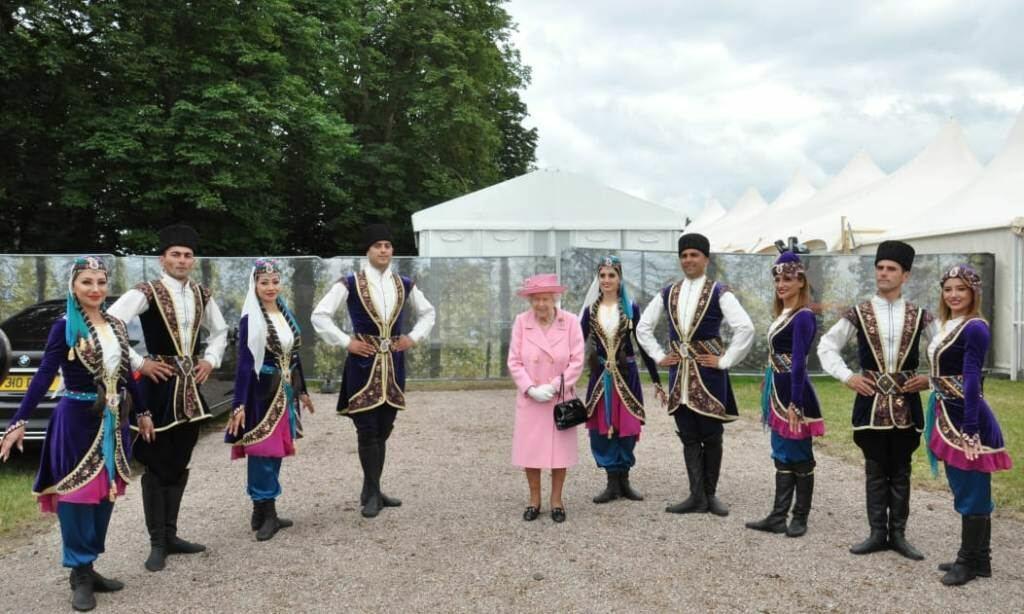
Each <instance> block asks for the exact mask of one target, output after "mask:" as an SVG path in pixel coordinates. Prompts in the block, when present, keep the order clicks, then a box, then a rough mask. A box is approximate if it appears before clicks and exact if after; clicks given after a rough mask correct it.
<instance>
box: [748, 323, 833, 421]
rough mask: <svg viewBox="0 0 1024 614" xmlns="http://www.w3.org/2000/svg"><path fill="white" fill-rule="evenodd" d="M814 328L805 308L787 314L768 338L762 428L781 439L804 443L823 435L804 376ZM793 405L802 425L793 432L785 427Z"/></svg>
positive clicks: (818, 411)
mask: <svg viewBox="0 0 1024 614" xmlns="http://www.w3.org/2000/svg"><path fill="white" fill-rule="evenodd" d="M817 328H818V325H817V322H816V320H815V318H814V312H812V311H811V310H810V309H807V308H806V307H805V308H803V309H799V310H797V311H796V312H794V313H793V314H791V315H790V316H789V317H788V318H787V319H786V320H785V321H784V322H782V324H780V325H779V326H778V327H777V328H776V329H775V330H773V331H772V332H770V333H769V334H768V345H769V346H770V350H769V353H768V359H769V362H770V363H771V364H770V369H769V373H770V380H768V381H766V382H765V383H766V389H765V396H766V397H767V398H765V399H764V401H765V407H764V408H763V409H764V410H766V411H767V416H766V424H767V425H768V426H769V427H770V428H771V429H772V430H773V431H774V432H776V433H778V434H779V435H780V436H781V437H784V438H785V439H807V438H808V437H820V436H822V435H824V434H825V420H824V419H823V418H822V416H821V407H820V406H819V404H818V396H817V395H816V394H815V392H814V387H813V386H811V380H810V378H809V377H808V376H807V354H808V353H809V352H810V350H811V343H812V342H813V341H814V335H815V333H816V331H817ZM790 405H793V406H794V407H795V408H796V409H797V410H798V412H799V413H800V414H801V415H803V417H804V420H803V423H802V424H800V426H799V428H798V429H797V430H796V431H794V430H793V429H791V428H790V427H789V420H788V418H787V410H788V408H789V406H790Z"/></svg>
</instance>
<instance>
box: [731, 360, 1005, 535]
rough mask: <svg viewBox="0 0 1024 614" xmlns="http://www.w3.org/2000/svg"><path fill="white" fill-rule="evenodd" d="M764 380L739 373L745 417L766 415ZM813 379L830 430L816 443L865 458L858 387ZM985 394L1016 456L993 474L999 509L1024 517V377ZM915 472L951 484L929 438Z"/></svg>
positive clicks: (993, 385)
mask: <svg viewBox="0 0 1024 614" xmlns="http://www.w3.org/2000/svg"><path fill="white" fill-rule="evenodd" d="M760 383H761V380H760V378H755V377H734V378H733V387H734V391H735V393H736V397H737V402H738V403H739V406H740V414H741V415H743V417H744V418H745V419H748V420H758V419H759V417H760V413H759V412H758V408H759V407H760V402H761V401H760V398H761V397H760V394H761V393H760ZM813 383H814V389H815V391H816V392H817V393H818V400H819V401H820V402H821V409H822V413H823V414H824V416H825V436H824V437H821V438H820V439H818V440H817V441H815V444H814V445H815V446H816V447H817V448H818V449H819V450H821V451H822V452H825V453H827V454H829V455H831V456H837V457H840V458H843V459H847V460H849V461H851V462H853V463H856V464H863V462H864V456H863V455H862V454H861V451H860V448H858V447H857V446H856V445H855V444H854V443H853V429H852V427H851V426H850V413H851V411H852V408H853V391H851V390H850V389H848V388H847V387H846V386H844V385H842V384H840V383H839V382H837V381H835V380H833V379H832V378H814V379H813ZM921 398H922V401H923V402H924V403H925V404H926V409H927V401H928V396H927V393H922V395H921ZM985 398H986V399H987V400H988V403H989V405H990V406H991V407H992V409H993V411H995V414H996V418H997V419H998V420H999V425H1000V426H1001V427H1002V429H1003V438H1004V439H1005V440H1006V447H1007V450H1008V451H1009V453H1010V456H1011V457H1012V458H1013V460H1014V468H1013V469H1011V470H1010V471H1000V472H998V473H996V474H995V475H994V476H993V478H992V496H993V498H994V499H995V502H996V508H997V509H999V510H1001V511H1003V512H1011V513H1012V514H1013V515H1015V516H1017V517H1018V518H1024V471H1021V470H1020V463H1022V462H1024V382H1011V381H1009V380H1000V379H987V380H985ZM913 475H914V486H915V487H918V486H920V487H924V488H928V489H931V490H948V487H947V486H946V477H945V474H944V473H943V468H942V463H939V477H938V478H933V477H932V475H931V469H930V468H929V466H928V458H927V456H926V454H925V451H924V442H923V441H922V445H921V447H919V448H918V449H917V451H916V452H915V453H914V469H913Z"/></svg>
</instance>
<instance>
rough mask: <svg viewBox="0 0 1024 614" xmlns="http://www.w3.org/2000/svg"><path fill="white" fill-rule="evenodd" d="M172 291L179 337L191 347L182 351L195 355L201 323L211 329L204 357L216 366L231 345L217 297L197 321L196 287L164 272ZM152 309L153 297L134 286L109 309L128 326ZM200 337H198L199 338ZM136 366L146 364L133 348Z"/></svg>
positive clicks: (132, 359) (108, 311)
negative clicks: (195, 339) (194, 340)
mask: <svg viewBox="0 0 1024 614" xmlns="http://www.w3.org/2000/svg"><path fill="white" fill-rule="evenodd" d="M158 283H161V284H163V285H164V287H165V288H167V290H168V291H169V292H170V294H171V298H173V299H174V300H173V302H174V315H175V318H176V319H177V320H178V338H179V339H181V342H182V343H183V344H188V347H182V348H181V351H182V352H185V354H186V355H192V353H193V351H194V348H193V347H192V345H191V344H192V339H193V332H194V331H195V327H196V326H197V324H198V326H201V327H203V328H205V329H206V330H207V332H209V333H210V334H209V336H208V337H207V339H206V351H205V352H204V353H203V358H202V359H203V360H205V361H207V362H209V363H210V364H211V365H213V368H214V369H216V368H218V367H219V366H220V363H221V360H222V359H223V358H224V350H225V349H226V348H227V346H228V324H227V322H225V321H224V316H223V315H222V314H221V312H220V308H219V307H217V303H216V301H214V300H213V299H212V298H211V299H210V300H208V301H206V305H205V306H204V308H203V317H202V319H201V320H200V321H199V322H198V323H197V322H196V303H195V297H194V295H193V294H192V287H191V286H190V285H189V284H188V283H186V282H182V281H178V280H177V279H175V278H173V277H171V276H170V275H168V274H166V273H164V274H163V275H162V276H161V277H160V281H159V282H158ZM147 310H149V300H148V299H146V295H145V294H143V293H142V292H141V291H139V290H136V289H135V288H132V289H131V290H129V291H127V292H125V293H124V294H122V295H121V298H119V299H117V301H116V302H115V303H114V304H113V305H111V306H110V308H109V309H107V313H109V314H110V315H112V316H114V317H115V318H117V319H119V320H121V321H122V322H124V323H125V325H126V326H127V325H128V324H129V323H130V322H131V321H132V319H134V318H136V317H138V316H140V315H142V314H143V313H145V312H146V311H147ZM197 339H198V338H197ZM129 354H130V358H131V363H132V369H135V370H138V369H139V368H140V367H141V366H142V360H143V359H142V356H139V354H138V353H137V352H136V351H135V350H134V349H132V350H130V351H129Z"/></svg>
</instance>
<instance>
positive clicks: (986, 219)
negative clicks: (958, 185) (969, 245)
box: [889, 109, 1024, 238]
mask: <svg viewBox="0 0 1024 614" xmlns="http://www.w3.org/2000/svg"><path fill="white" fill-rule="evenodd" d="M1022 216H1024V109H1022V110H1021V112H1020V114H1019V115H1018V116H1017V121H1016V123H1015V124H1014V126H1013V129H1012V130H1011V131H1010V136H1009V137H1008V138H1007V139H1006V144H1005V145H1004V146H1003V149H1002V150H1001V151H1000V152H999V153H998V154H996V157H995V158H992V161H991V162H990V163H989V165H988V166H987V167H986V168H985V170H984V171H982V173H981V174H980V175H978V177H977V178H976V179H975V180H974V181H972V182H971V183H969V184H968V185H967V186H965V187H963V188H962V189H960V190H958V191H957V192H956V193H954V194H952V195H950V196H949V197H948V198H946V199H945V200H943V201H941V202H940V203H938V204H936V205H933V206H932V207H930V208H928V209H927V210H926V211H925V212H924V213H922V214H921V216H920V221H919V222H918V223H917V224H915V225H914V227H913V228H912V229H906V228H904V229H897V230H896V231H894V232H891V233H889V234H890V235H891V236H893V237H896V236H901V237H906V238H910V237H921V236H933V235H941V234H953V233H959V232H968V231H974V230H983V229H986V228H996V227H1001V226H1010V225H1012V224H1013V223H1014V221H1015V219H1019V218H1020V217H1022ZM1018 223H1019V222H1018ZM908 230H909V232H908ZM900 231H902V232H900Z"/></svg>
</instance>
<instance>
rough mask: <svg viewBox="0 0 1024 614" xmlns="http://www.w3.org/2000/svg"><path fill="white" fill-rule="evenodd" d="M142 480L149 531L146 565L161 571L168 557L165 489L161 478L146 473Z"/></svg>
mask: <svg viewBox="0 0 1024 614" xmlns="http://www.w3.org/2000/svg"><path fill="white" fill-rule="evenodd" d="M141 482H142V511H143V513H144V514H145V517H146V530H147V531H148V532H149V556H148V557H146V562H145V566H146V569H148V570H149V571H160V570H161V569H163V568H164V566H165V559H166V558H167V537H166V522H165V518H166V509H167V506H166V504H165V503H164V489H163V487H161V485H160V481H159V479H158V478H157V477H156V476H155V475H153V474H151V473H148V472H147V473H145V474H143V476H142V479H141Z"/></svg>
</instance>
